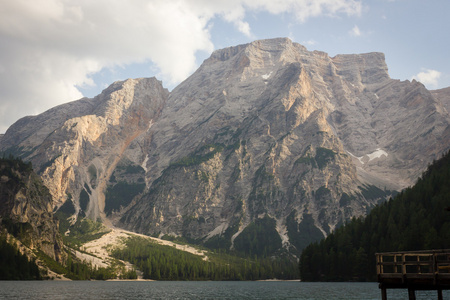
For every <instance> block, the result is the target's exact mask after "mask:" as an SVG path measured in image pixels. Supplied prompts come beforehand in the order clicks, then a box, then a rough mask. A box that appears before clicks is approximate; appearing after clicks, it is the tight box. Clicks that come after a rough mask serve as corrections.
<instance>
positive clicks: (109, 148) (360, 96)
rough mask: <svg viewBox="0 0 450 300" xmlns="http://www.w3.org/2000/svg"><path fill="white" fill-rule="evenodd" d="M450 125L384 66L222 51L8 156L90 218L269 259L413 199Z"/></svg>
mask: <svg viewBox="0 0 450 300" xmlns="http://www.w3.org/2000/svg"><path fill="white" fill-rule="evenodd" d="M449 122H450V117H449V114H448V112H447V110H446V108H445V105H444V104H443V100H442V99H441V98H440V97H437V96H436V95H435V94H433V93H432V92H430V91H428V90H427V89H426V88H425V87H424V86H423V85H422V84H421V83H419V82H416V81H413V82H409V81H399V80H394V79H391V78H390V77H389V74H388V70H387V66H386V63H385V59H384V55H383V54H382V53H367V54H357V55H356V54H355V55H337V56H335V57H329V56H328V55H327V54H326V53H323V52H319V51H313V52H311V51H308V50H307V49H306V48H305V47H303V46H301V45H299V44H296V43H293V42H292V41H290V40H289V39H271V40H261V41H255V42H252V43H249V44H245V45H239V46H236V47H230V48H226V49H222V50H217V51H215V52H214V53H213V54H212V55H211V57H210V58H209V59H207V60H205V61H204V63H203V64H202V65H201V66H200V68H199V69H198V70H197V71H196V72H195V73H194V74H193V75H191V76H190V77H189V78H188V79H187V80H186V81H184V82H183V83H181V84H180V85H179V86H177V87H176V88H175V89H174V90H173V91H172V92H170V93H169V92H168V91H167V90H166V89H164V88H163V86H162V84H161V83H160V82H159V81H157V80H156V79H154V78H150V79H129V80H126V81H122V82H115V83H114V84H112V85H111V86H110V87H109V88H107V89H105V90H104V91H103V92H102V93H101V94H100V95H99V96H97V97H95V98H93V99H87V98H84V99H81V100H78V101H74V102H71V103H68V104H64V105H61V106H58V107H55V108H53V109H51V110H49V111H47V112H45V113H43V114H41V115H38V116H34V117H26V118H23V119H21V120H19V121H17V122H16V123H15V124H14V125H12V126H11V127H10V128H9V129H8V131H7V132H6V133H5V135H4V136H3V137H2V138H1V140H0V151H3V152H4V153H6V154H8V153H11V154H14V155H16V156H20V157H22V158H23V159H25V160H29V161H31V162H32V163H33V165H34V166H35V168H36V169H38V170H39V171H38V173H39V174H40V175H41V177H42V179H43V181H44V183H45V184H46V186H47V187H48V188H49V190H50V193H51V194H52V196H53V197H54V199H55V200H54V206H55V208H59V207H61V206H62V205H63V203H69V204H68V205H71V206H73V208H74V209H75V212H76V213H75V216H77V215H87V216H88V217H90V218H92V219H98V218H100V219H102V220H103V222H104V223H106V224H109V225H115V226H119V227H123V228H126V229H129V230H132V231H136V232H139V233H144V234H147V235H153V236H159V237H163V236H173V237H182V238H185V239H187V240H188V241H191V242H196V243H204V244H205V245H207V246H209V247H216V248H234V249H235V250H237V251H241V252H246V253H255V251H256V252H258V253H260V254H261V255H263V252H264V255H269V254H273V253H276V252H277V251H278V250H279V249H280V248H281V247H284V248H287V249H289V250H290V251H293V252H294V253H298V251H300V250H301V249H302V248H303V247H305V246H306V245H307V244H308V243H309V242H311V241H314V240H317V239H319V238H322V237H324V236H326V235H328V234H329V233H330V232H331V231H333V230H334V229H335V228H336V227H337V226H339V225H340V224H342V223H343V222H345V221H346V220H348V219H350V218H351V217H354V216H362V215H365V214H366V213H367V211H369V210H370V209H371V208H372V207H373V206H374V205H375V204H376V203H378V202H379V201H382V200H384V199H386V198H387V197H389V195H391V194H392V193H393V192H394V191H399V190H401V189H402V188H404V187H407V186H409V185H411V184H412V183H413V182H414V180H415V179H416V178H417V177H418V176H419V175H420V174H421V172H422V171H423V170H424V169H425V168H426V167H427V165H428V164H429V163H430V162H431V161H433V160H434V159H436V158H437V157H439V156H440V155H441V154H442V153H443V152H445V151H446V150H447V149H449V147H450V126H449ZM256 237H258V238H257V239H256ZM256 240H258V241H260V242H256ZM264 249H265V250H264Z"/></svg>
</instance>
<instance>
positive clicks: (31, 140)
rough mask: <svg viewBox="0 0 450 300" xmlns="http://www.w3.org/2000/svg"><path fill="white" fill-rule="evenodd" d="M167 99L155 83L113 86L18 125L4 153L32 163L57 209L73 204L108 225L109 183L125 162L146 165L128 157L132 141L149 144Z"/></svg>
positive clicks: (134, 81) (7, 138)
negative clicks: (149, 132) (148, 134)
mask: <svg viewBox="0 0 450 300" xmlns="http://www.w3.org/2000/svg"><path fill="white" fill-rule="evenodd" d="M167 94H168V92H167V90H165V89H164V88H163V87H162V85H161V83H160V82H159V81H157V80H156V79H154V78H149V79H129V80H126V81H123V82H115V83H114V84H112V85H111V86H110V87H108V88H107V89H105V90H104V91H103V92H102V94H100V95H98V96H97V97H95V98H94V99H81V100H78V101H74V102H72V103H68V104H64V105H61V106H58V107H56V108H53V109H51V110H49V111H47V112H45V113H43V114H41V115H39V116H36V117H26V118H23V119H21V120H19V121H17V122H16V123H15V124H14V125H13V126H11V128H9V129H8V131H7V132H6V133H5V137H4V139H3V140H2V146H1V149H2V150H3V151H5V152H6V153H12V154H14V155H18V156H21V157H23V158H25V159H27V160H30V161H31V162H32V163H33V167H34V168H35V169H36V170H38V173H39V174H40V175H41V177H42V179H43V180H44V183H45V184H46V186H47V187H48V188H49V190H50V193H51V195H52V196H53V199H54V206H57V207H59V206H61V205H62V204H63V203H64V202H65V201H66V200H67V199H71V201H73V202H74V203H75V206H76V208H77V212H79V211H80V209H81V210H82V211H83V212H84V213H85V214H87V215H88V216H89V217H91V218H93V219H98V218H102V219H103V220H105V222H107V220H106V218H105V215H104V207H105V196H104V195H105V191H106V185H107V182H108V180H109V179H110V177H111V174H112V173H113V171H114V169H115V168H116V166H117V164H118V163H119V162H120V161H121V160H122V159H124V160H125V161H127V162H128V161H130V163H131V162H135V161H142V160H143V158H142V157H141V156H142V155H140V154H139V153H140V152H139V151H138V152H137V154H135V153H133V154H132V155H130V156H127V155H126V154H125V153H126V152H127V151H128V149H129V148H130V145H131V144H132V143H133V142H136V143H137V141H138V140H139V141H141V142H142V143H145V139H144V138H143V136H145V134H146V132H147V130H148V129H149V128H150V127H151V125H152V122H153V119H154V118H156V117H157V116H158V114H159V113H160V111H161V109H162V107H163V106H164V103H165V99H166V98H167ZM134 145H136V144H134ZM137 145H139V144H137ZM134 152H136V151H134ZM80 200H81V201H80Z"/></svg>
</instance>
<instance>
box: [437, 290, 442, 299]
mask: <svg viewBox="0 0 450 300" xmlns="http://www.w3.org/2000/svg"><path fill="white" fill-rule="evenodd" d="M437 292H438V300H444V298H442V290H438V291H437Z"/></svg>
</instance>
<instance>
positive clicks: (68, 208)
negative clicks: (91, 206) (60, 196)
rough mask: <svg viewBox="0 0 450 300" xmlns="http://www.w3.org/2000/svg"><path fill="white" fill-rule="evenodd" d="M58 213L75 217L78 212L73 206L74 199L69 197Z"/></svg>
mask: <svg viewBox="0 0 450 300" xmlns="http://www.w3.org/2000/svg"><path fill="white" fill-rule="evenodd" d="M58 212H61V213H63V214H66V215H69V216H71V215H73V214H74V213H75V212H76V211H75V206H74V205H73V202H72V197H69V198H68V199H67V200H66V202H64V204H63V205H61V207H60V208H59V209H58Z"/></svg>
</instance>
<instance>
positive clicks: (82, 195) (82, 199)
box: [80, 189, 89, 211]
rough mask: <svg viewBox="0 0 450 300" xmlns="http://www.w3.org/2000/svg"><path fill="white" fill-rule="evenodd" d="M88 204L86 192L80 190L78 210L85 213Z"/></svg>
mask: <svg viewBox="0 0 450 300" xmlns="http://www.w3.org/2000/svg"><path fill="white" fill-rule="evenodd" d="M88 204H89V194H88V193H87V192H86V190H85V189H82V190H81V192H80V208H81V209H82V210H83V211H86V210H87V208H88Z"/></svg>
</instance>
